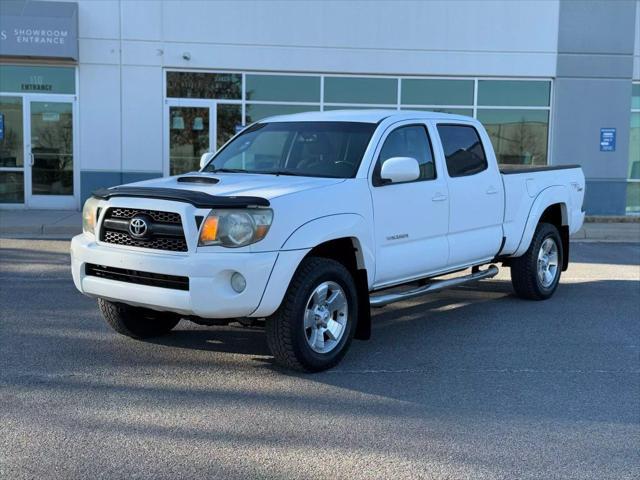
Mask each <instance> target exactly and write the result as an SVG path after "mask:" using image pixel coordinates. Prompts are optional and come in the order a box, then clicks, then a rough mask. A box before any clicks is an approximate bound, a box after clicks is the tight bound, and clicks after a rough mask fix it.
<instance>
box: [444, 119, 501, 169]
mask: <svg viewBox="0 0 640 480" xmlns="http://www.w3.org/2000/svg"><path fill="white" fill-rule="evenodd" d="M437 128H438V135H440V141H441V142H442V149H443V151H444V156H445V161H446V164H447V172H448V173H449V177H451V178H455V177H467V176H469V175H475V174H477V173H480V172H483V171H484V170H486V169H487V168H488V167H489V164H488V163H487V156H486V154H485V152H484V147H483V146H482V141H481V140H480V135H478V131H477V130H476V129H475V127H473V126H471V125H462V124H438V126H437Z"/></svg>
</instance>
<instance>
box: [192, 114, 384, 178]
mask: <svg viewBox="0 0 640 480" xmlns="http://www.w3.org/2000/svg"><path fill="white" fill-rule="evenodd" d="M375 129H376V125H375V124H374V123H356V122H274V123H259V124H256V125H253V126H251V127H249V128H248V129H246V130H245V131H244V132H242V133H241V134H240V135H238V136H237V137H236V138H234V139H233V140H232V141H231V142H230V143H229V144H228V145H226V146H225V147H224V148H223V149H222V150H221V151H220V152H218V154H217V155H216V156H215V157H214V158H213V160H212V161H211V162H210V163H209V164H208V165H207V166H206V167H205V168H204V169H203V171H205V172H225V171H228V172H241V173H269V174H276V175H299V176H308V177H331V178H351V177H354V176H355V175H356V172H357V171H358V167H359V166H360V162H361V160H362V156H363V155H364V151H365V150H366V148H367V145H368V144H369V140H370V139H371V135H373V132H374V130H375Z"/></svg>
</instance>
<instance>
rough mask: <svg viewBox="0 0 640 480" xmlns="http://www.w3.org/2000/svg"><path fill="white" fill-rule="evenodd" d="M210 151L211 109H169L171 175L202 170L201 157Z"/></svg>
mask: <svg viewBox="0 0 640 480" xmlns="http://www.w3.org/2000/svg"><path fill="white" fill-rule="evenodd" d="M207 151H209V109H208V108H199V107H171V108H170V109H169V166H170V174H171V175H179V174H181V173H185V172H191V171H194V170H198V169H199V168H200V157H201V156H202V154H203V153H205V152H207Z"/></svg>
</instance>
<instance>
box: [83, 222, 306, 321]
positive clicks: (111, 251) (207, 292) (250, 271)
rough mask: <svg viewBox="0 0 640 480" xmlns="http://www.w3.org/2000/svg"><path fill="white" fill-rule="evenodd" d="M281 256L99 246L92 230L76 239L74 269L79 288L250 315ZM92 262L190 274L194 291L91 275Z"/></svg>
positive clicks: (145, 302) (116, 297)
mask: <svg viewBox="0 0 640 480" xmlns="http://www.w3.org/2000/svg"><path fill="white" fill-rule="evenodd" d="M278 256H279V253H278V252H261V253H255V252H228V253H227V252H215V253H204V252H197V253H195V254H192V255H172V254H167V253H155V252H148V251H141V250H140V249H130V248H122V247H113V246H106V245H99V244H97V243H96V241H95V239H94V238H93V237H92V236H91V235H87V234H81V235H78V236H76V237H74V238H73V240H72V241H71V270H72V273H73V281H74V283H75V285H76V288H77V289H78V290H80V292H82V293H84V294H86V295H89V296H92V297H102V298H105V299H108V300H113V301H118V302H122V303H126V304H129V305H135V306H140V307H146V308H151V309H154V310H160V311H172V312H176V313H180V314H182V315H196V316H199V317H204V318H234V317H246V316H250V315H251V314H252V313H254V312H255V311H256V309H258V306H259V305H260V303H261V300H262V297H263V295H264V293H265V289H266V287H267V284H268V282H269V277H270V275H271V273H272V271H273V270H274V266H275V265H276V261H277V259H278ZM284 257H287V255H286V253H285V255H283V258H281V261H280V262H279V263H280V264H281V265H282V263H283V262H285V263H286V264H289V263H291V262H290V261H287V260H286V259H285V258H284ZM87 263H92V264H97V265H104V266H108V267H115V268H123V269H129V270H137V271H141V272H149V273H158V274H164V275H178V276H185V277H189V290H188V291H186V290H174V289H170V288H161V287H155V286H148V285H139V284H136V283H129V282H122V281H116V280H111V279H107V278H100V277H96V276H88V275H86V271H85V266H86V264H87ZM291 267H293V270H295V266H294V265H291V266H290V267H288V268H286V269H285V270H290V269H291ZM234 272H239V273H241V274H242V275H243V276H244V277H245V279H246V281H247V286H246V289H245V290H244V291H243V292H242V293H237V292H235V291H234V290H233V289H232V288H231V283H230V280H231V276H232V275H233V273H234ZM278 303H279V302H278ZM261 310H263V309H261ZM269 310H270V309H269ZM264 313H267V314H268V313H270V312H269V311H265V312H264Z"/></svg>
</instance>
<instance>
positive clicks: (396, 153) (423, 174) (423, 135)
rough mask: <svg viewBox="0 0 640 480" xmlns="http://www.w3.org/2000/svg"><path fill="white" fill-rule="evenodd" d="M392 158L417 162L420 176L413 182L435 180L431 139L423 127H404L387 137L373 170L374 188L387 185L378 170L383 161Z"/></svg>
mask: <svg viewBox="0 0 640 480" xmlns="http://www.w3.org/2000/svg"><path fill="white" fill-rule="evenodd" d="M392 157H411V158H415V159H416V160H417V161H418V165H419V166H420V176H419V177H418V179H416V180H414V181H415V182H420V181H424V180H433V179H435V178H436V169H435V163H434V159H433V149H432V147H431V139H430V138H429V134H428V132H427V127H426V126H425V125H404V126H401V127H398V128H396V129H395V130H393V131H392V132H391V133H390V134H389V135H387V138H386V139H385V141H384V144H383V145H382V149H381V150H380V155H378V161H377V162H376V166H375V168H374V170H373V185H374V186H376V187H379V186H382V185H386V184H387V183H385V182H384V181H383V180H382V179H381V178H380V170H381V169H382V164H383V163H384V161H385V160H387V159H389V158H392Z"/></svg>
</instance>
